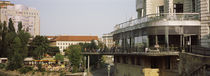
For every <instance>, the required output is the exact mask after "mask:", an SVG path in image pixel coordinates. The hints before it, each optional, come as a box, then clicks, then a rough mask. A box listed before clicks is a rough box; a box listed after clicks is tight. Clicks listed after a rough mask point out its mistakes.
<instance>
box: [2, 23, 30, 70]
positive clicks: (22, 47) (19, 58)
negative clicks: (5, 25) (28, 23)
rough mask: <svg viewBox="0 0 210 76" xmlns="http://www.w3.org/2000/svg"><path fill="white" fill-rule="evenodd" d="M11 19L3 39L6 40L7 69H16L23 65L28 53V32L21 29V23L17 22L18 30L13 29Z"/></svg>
mask: <svg viewBox="0 0 210 76" xmlns="http://www.w3.org/2000/svg"><path fill="white" fill-rule="evenodd" d="M13 27H14V26H13V24H12V21H11V20H10V22H9V31H8V33H6V37H5V40H6V42H8V45H7V46H8V48H7V50H6V51H7V55H8V60H9V63H8V67H7V69H8V70H16V69H18V68H21V67H22V65H23V61H24V58H25V57H26V56H27V55H28V53H27V52H28V47H27V44H28V41H29V38H30V34H29V33H27V32H25V31H24V30H22V23H21V22H20V23H19V24H18V31H17V32H16V31H15V29H13Z"/></svg>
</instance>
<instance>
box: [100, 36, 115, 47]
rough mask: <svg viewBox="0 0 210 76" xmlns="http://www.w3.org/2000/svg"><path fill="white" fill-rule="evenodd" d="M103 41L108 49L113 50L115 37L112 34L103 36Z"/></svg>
mask: <svg viewBox="0 0 210 76" xmlns="http://www.w3.org/2000/svg"><path fill="white" fill-rule="evenodd" d="M101 41H102V42H103V43H104V44H105V45H106V46H107V47H108V48H111V47H113V46H114V41H113V36H112V34H111V33H108V34H103V36H102V38H101Z"/></svg>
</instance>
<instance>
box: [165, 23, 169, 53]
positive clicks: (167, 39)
mask: <svg viewBox="0 0 210 76" xmlns="http://www.w3.org/2000/svg"><path fill="white" fill-rule="evenodd" d="M165 41H166V48H167V51H169V37H168V26H166V27H165Z"/></svg>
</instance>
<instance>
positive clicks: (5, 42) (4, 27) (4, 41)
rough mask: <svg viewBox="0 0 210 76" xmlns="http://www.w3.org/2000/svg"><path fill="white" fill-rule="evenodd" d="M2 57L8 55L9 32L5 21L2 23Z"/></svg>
mask: <svg viewBox="0 0 210 76" xmlns="http://www.w3.org/2000/svg"><path fill="white" fill-rule="evenodd" d="M1 29H2V30H1V48H0V50H1V54H0V55H1V57H7V55H8V54H6V53H7V51H8V44H9V43H8V40H7V39H6V35H7V34H8V28H7V24H6V22H5V21H4V23H3V24H2V28H1Z"/></svg>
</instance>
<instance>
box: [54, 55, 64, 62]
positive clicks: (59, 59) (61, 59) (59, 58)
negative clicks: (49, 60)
mask: <svg viewBox="0 0 210 76" xmlns="http://www.w3.org/2000/svg"><path fill="white" fill-rule="evenodd" d="M55 60H57V61H60V62H63V61H64V56H63V55H61V54H60V53H57V54H56V55H55Z"/></svg>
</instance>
